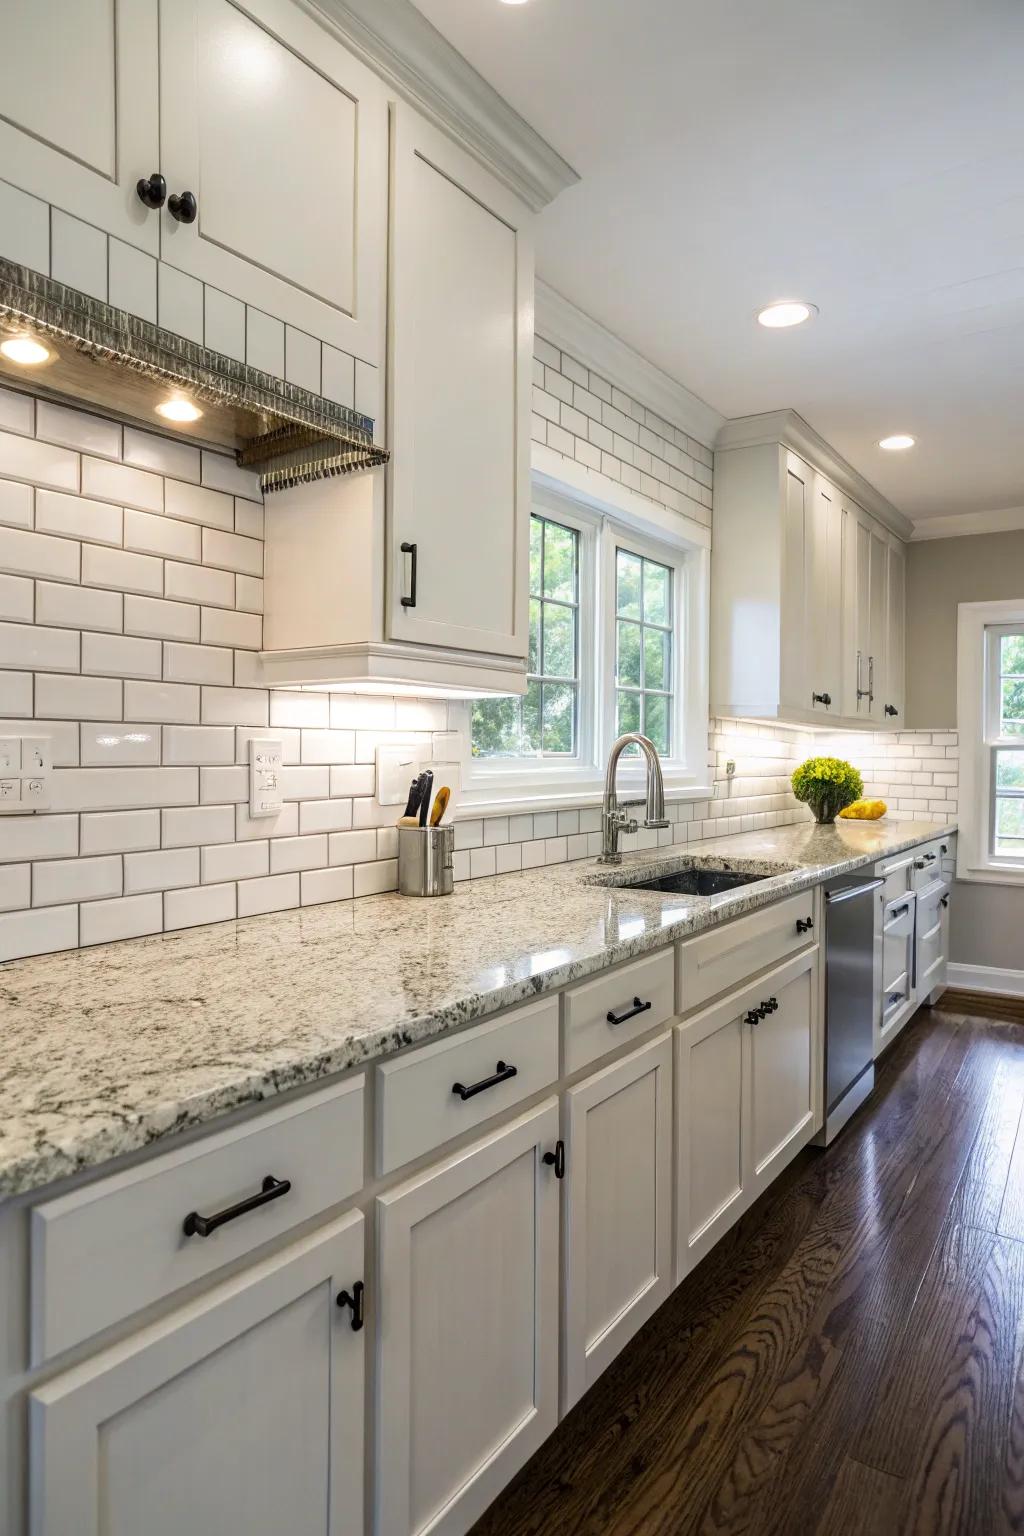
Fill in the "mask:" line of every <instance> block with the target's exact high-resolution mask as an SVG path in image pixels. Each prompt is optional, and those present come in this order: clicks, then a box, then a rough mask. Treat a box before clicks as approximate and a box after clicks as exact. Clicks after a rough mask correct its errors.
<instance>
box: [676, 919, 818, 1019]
mask: <svg viewBox="0 0 1024 1536" xmlns="http://www.w3.org/2000/svg"><path fill="white" fill-rule="evenodd" d="M815 904H816V893H815V891H814V890H813V889H812V890H809V891H802V892H801V893H800V895H799V896H787V897H786V899H785V900H784V901H778V902H776V903H775V904H774V906H770V907H763V908H762V909H761V911H759V912H752V913H751V914H750V916H749V917H739V918H737V919H736V920H735V921H734V922H731V923H727V924H726V925H725V926H724V927H722V928H713V929H712V930H711V931H710V933H702V934H701V935H700V937H699V938H696V939H690V940H689V941H688V942H687V943H685V944H681V945H680V946H679V988H678V995H679V1004H680V1012H681V1013H688V1012H689V1011H690V1010H691V1009H692V1008H697V1007H699V1005H700V1004H701V1003H706V1002H708V1001H709V1000H710V999H711V998H713V997H717V996H718V995H719V994H720V993H722V992H725V991H727V990H728V989H729V988H730V987H734V986H738V985H739V984H740V983H741V982H743V981H745V980H746V978H747V977H748V976H753V975H754V974H755V973H756V972H757V971H762V970H764V969H765V967H766V966H769V965H777V964H778V963H779V961H781V960H785V959H787V958H788V956H789V955H791V954H793V953H795V951H796V950H798V949H803V948H805V947H806V946H807V945H808V944H813V943H814V937H815V936H814V926H813V923H814V909H815ZM807 922H810V923H811V927H810V928H809V929H806V928H798V927H797V924H798V923H801V924H804V923H807Z"/></svg>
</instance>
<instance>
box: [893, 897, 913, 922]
mask: <svg viewBox="0 0 1024 1536" xmlns="http://www.w3.org/2000/svg"><path fill="white" fill-rule="evenodd" d="M909 911H910V903H909V902H906V901H905V902H904V903H903V905H902V907H894V908H893V910H892V911H891V912H890V913H889V921H890V922H892V920H893V918H895V917H902V916H903V914H904V912H909Z"/></svg>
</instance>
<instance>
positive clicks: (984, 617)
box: [957, 598, 1024, 885]
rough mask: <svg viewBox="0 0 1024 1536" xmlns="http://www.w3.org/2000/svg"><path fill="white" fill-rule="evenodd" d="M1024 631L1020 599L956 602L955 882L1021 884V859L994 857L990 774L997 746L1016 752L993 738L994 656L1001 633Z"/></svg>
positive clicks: (1009, 741)
mask: <svg viewBox="0 0 1024 1536" xmlns="http://www.w3.org/2000/svg"><path fill="white" fill-rule="evenodd" d="M1021 630H1024V598H1021V599H1019V600H1017V599H1014V600H1013V601H1009V602H991V603H960V604H959V605H958V608H957V729H958V732H959V740H960V785H959V817H958V820H959V824H960V836H959V838H958V841H957V879H959V880H975V881H980V882H983V883H987V884H992V885H1024V859H1014V858H1007V857H1006V856H1005V855H996V853H995V852H994V844H995V839H994V836H993V827H994V822H993V816H994V796H993V782H992V781H993V773H994V763H995V751H996V749H997V748H998V747H1001V746H1002V747H1011V746H1012V747H1020V746H1022V745H1024V741H1022V739H1021V738H1020V737H1002V736H1000V734H999V728H998V721H999V698H998V683H997V681H996V666H995V661H994V655H995V654H996V647H997V645H998V642H999V640H1000V639H1001V638H1002V636H1003V635H1004V634H1012V633H1018V632H1020V631H1021Z"/></svg>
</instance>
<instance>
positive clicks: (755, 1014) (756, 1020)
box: [745, 1008, 764, 1024]
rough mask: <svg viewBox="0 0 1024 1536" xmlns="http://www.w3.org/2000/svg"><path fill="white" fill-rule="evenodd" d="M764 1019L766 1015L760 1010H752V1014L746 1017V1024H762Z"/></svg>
mask: <svg viewBox="0 0 1024 1536" xmlns="http://www.w3.org/2000/svg"><path fill="white" fill-rule="evenodd" d="M763 1018H764V1014H763V1013H761V1011H760V1009H758V1008H751V1010H750V1012H749V1013H748V1014H747V1015H746V1016H745V1022H746V1023H747V1024H760V1022H761V1020H762V1019H763Z"/></svg>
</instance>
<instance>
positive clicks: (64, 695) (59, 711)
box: [35, 672, 124, 720]
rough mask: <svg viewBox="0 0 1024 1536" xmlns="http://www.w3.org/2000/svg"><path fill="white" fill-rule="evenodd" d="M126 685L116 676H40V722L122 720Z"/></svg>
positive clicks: (37, 702) (39, 674)
mask: <svg viewBox="0 0 1024 1536" xmlns="http://www.w3.org/2000/svg"><path fill="white" fill-rule="evenodd" d="M123 686H124V685H123V683H122V682H121V679H120V678H115V677H78V676H75V675H72V674H67V675H62V674H60V673H48V672H40V673H37V674H36V707H35V715H36V718H37V719H40V720H45V719H52V720H120V719H121V716H122V689H123Z"/></svg>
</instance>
